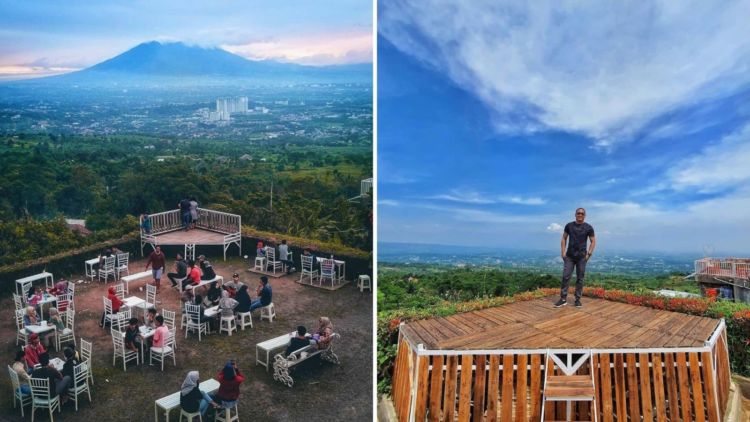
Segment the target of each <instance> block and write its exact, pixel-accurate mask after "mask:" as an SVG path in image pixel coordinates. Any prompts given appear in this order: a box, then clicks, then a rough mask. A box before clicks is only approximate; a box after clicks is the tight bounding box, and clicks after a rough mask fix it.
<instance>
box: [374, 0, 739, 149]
mask: <svg viewBox="0 0 750 422" xmlns="http://www.w3.org/2000/svg"><path fill="white" fill-rule="evenodd" d="M738 16H750V2H747V1H734V2H711V1H692V2H667V1H663V2H624V3H611V2H582V3H578V2H575V3H574V2H526V1H521V0H518V1H511V2H502V3H497V2H495V1H491V0H485V1H480V0H478V1H474V2H464V3H455V2H452V1H449V0H432V1H427V2H424V1H408V0H407V1H386V2H382V3H381V9H380V13H379V31H380V33H381V34H382V35H383V36H384V37H385V38H386V39H387V40H388V41H389V42H391V43H392V44H394V45H395V46H396V47H397V48H398V49H400V50H401V51H403V52H405V53H407V54H410V55H412V56H414V57H416V58H417V59H418V60H421V61H423V62H424V63H426V64H428V65H429V66H432V67H434V68H436V69H439V70H441V71H444V72H445V73H446V74H447V75H448V76H449V77H450V78H451V79H452V80H453V81H454V82H455V83H457V84H458V85H460V86H462V87H464V88H465V89H467V90H468V91H470V92H472V93H474V94H475V95H476V96H477V97H478V98H480V99H481V100H483V101H484V102H485V104H486V105H487V106H488V107H490V109H492V110H494V111H495V112H496V117H495V119H496V124H497V127H498V128H499V129H500V130H503V131H516V132H529V131H536V130H540V129H554V130H563V131H567V132H573V133H580V134H582V135H584V136H587V137H590V138H591V139H592V140H593V141H594V145H595V146H597V147H603V148H612V147H613V146H615V145H616V144H618V143H620V142H623V141H627V140H629V139H631V138H632V137H633V136H634V135H635V134H636V133H637V132H638V130H639V129H642V128H643V127H644V126H645V125H646V124H647V123H648V122H650V121H651V120H653V119H654V118H655V117H657V116H660V115H663V114H665V113H667V112H669V111H670V110H673V109H675V108H677V107H680V106H684V105H685V104H690V103H699V102H701V101H708V100H710V99H714V98H720V97H723V96H727V95H730V94H731V93H732V92H734V91H735V90H736V89H738V88H739V87H741V86H743V85H746V84H748V83H750V72H748V68H749V67H750V43H748V42H747V41H746V40H747V34H748V32H747V31H748V30H747V22H745V20H743V19H738ZM672 130H673V129H672V128H664V129H663V131H666V132H671V131H672Z"/></svg>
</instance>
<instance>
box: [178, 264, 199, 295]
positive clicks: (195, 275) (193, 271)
mask: <svg viewBox="0 0 750 422" xmlns="http://www.w3.org/2000/svg"><path fill="white" fill-rule="evenodd" d="M188 268H189V269H190V270H189V271H188V277H187V278H186V279H184V280H182V290H186V289H187V286H189V285H191V284H192V285H194V286H197V285H199V284H201V270H200V269H199V268H198V267H196V266H195V261H193V260H192V259H191V260H189V261H188Z"/></svg>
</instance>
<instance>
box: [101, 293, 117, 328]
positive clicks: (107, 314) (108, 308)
mask: <svg viewBox="0 0 750 422" xmlns="http://www.w3.org/2000/svg"><path fill="white" fill-rule="evenodd" d="M102 302H103V303H104V325H107V321H109V323H110V324H112V320H113V319H114V318H116V316H115V314H114V313H113V312H112V301H111V300H109V298H108V297H106V296H102Z"/></svg>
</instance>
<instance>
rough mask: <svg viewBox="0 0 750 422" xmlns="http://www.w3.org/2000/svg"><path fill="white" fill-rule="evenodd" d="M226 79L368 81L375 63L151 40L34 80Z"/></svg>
mask: <svg viewBox="0 0 750 422" xmlns="http://www.w3.org/2000/svg"><path fill="white" fill-rule="evenodd" d="M186 78H190V79H191V80H193V81H194V80H196V79H201V78H203V79H210V80H213V81H216V80H217V79H218V80H221V79H224V78H232V79H237V78H239V79H248V80H259V81H277V82H303V81H307V82H313V81H321V82H333V81H336V82H367V81H371V80H372V65H371V64H369V63H366V64H354V65H337V66H321V67H316V66H303V65H298V64H293V63H281V62H276V61H271V60H248V59H245V58H244V57H241V56H238V55H236V54H232V53H230V52H228V51H226V50H222V49H220V48H204V47H198V46H192V45H187V44H184V43H181V42H171V43H161V42H158V41H151V42H146V43H142V44H139V45H137V46H136V47H133V48H131V49H130V50H128V51H126V52H124V53H122V54H120V55H118V56H115V57H113V58H111V59H108V60H105V61H103V62H101V63H99V64H96V65H94V66H91V67H89V68H86V69H83V70H80V71H77V72H72V73H68V74H64V75H57V76H51V77H47V78H40V79H36V80H35V81H38V82H39V81H45V82H68V83H77V84H79V83H84V84H85V83H108V82H117V83H122V82H134V83H142V82H153V81H156V82H159V81H164V80H174V79H183V80H184V79H186Z"/></svg>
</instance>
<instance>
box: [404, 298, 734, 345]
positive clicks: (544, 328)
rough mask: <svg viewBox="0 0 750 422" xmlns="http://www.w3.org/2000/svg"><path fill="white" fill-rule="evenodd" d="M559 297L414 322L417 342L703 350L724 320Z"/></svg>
mask: <svg viewBox="0 0 750 422" xmlns="http://www.w3.org/2000/svg"><path fill="white" fill-rule="evenodd" d="M556 300H557V298H556V297H548V298H542V299H536V300H531V301H525V302H517V303H512V304H509V305H505V306H499V307H495V308H488V309H483V310H480V311H473V312H466V313H462V314H457V315H451V316H449V317H440V318H430V319H425V320H419V321H412V322H410V323H407V324H406V325H405V326H404V327H402V331H403V333H404V334H405V335H406V336H407V337H408V338H409V339H410V341H411V343H412V344H419V343H422V344H423V345H424V347H425V348H426V349H432V350H441V349H442V350H480V349H488V350H496V349H544V348H561V349H564V348H599V349H614V348H636V347H637V348H653V347H700V346H703V344H704V341H706V340H708V339H709V337H711V334H712V333H713V331H714V329H715V328H716V327H717V326H718V324H719V321H718V320H715V319H712V318H705V317H697V316H692V315H685V314H681V313H677V312H669V311H660V310H656V309H651V308H647V307H644V306H636V305H628V304H625V303H618V302H611V301H607V300H603V299H591V298H585V299H584V300H583V302H584V305H583V308H581V309H576V308H575V307H574V306H573V305H572V303H571V304H569V305H568V306H564V307H562V308H559V309H555V308H554V307H553V303H554V302H555V301H556Z"/></svg>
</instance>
